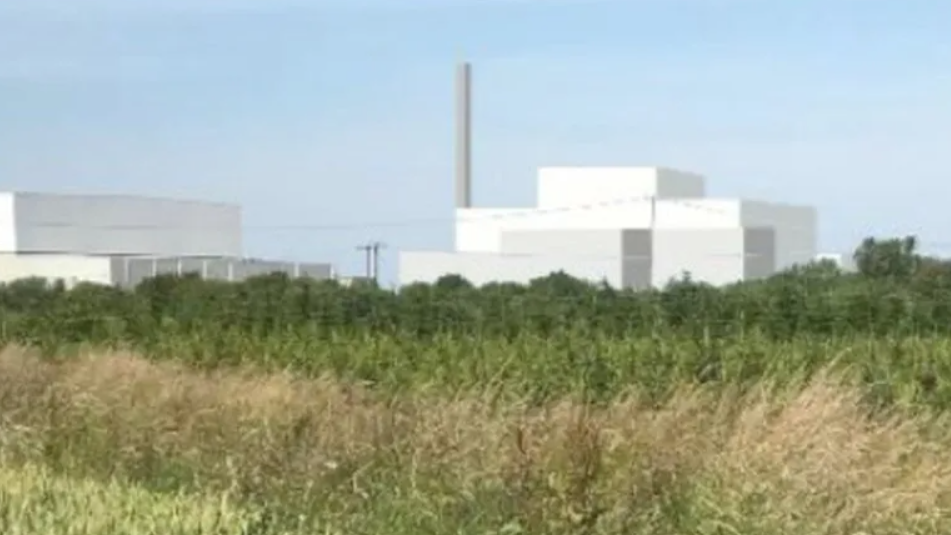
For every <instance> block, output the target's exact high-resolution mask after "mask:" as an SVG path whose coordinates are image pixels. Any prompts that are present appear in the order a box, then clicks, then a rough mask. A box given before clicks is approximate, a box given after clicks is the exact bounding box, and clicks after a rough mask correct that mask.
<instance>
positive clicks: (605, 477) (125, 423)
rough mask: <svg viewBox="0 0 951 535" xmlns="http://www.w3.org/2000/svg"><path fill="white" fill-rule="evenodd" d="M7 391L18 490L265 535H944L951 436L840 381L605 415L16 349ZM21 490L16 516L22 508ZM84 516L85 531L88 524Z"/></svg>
mask: <svg viewBox="0 0 951 535" xmlns="http://www.w3.org/2000/svg"><path fill="white" fill-rule="evenodd" d="M0 377H3V380H2V381H0V437H2V442H0V453H2V455H3V458H4V459H5V463H4V466H5V467H7V469H9V470H13V469H15V468H14V467H17V466H34V465H37V464H40V465H43V466H46V467H49V468H50V469H52V470H55V471H56V472H57V473H59V474H61V476H59V477H69V478H74V479H79V478H84V479H85V480H87V481H88V480H90V479H92V480H96V479H98V480H100V481H103V482H107V483H105V484H108V485H115V484H117V483H115V482H119V483H121V484H123V485H135V486H136V488H146V489H147V490H148V492H149V493H150V494H149V496H154V495H159V494H162V493H167V494H168V495H169V496H172V497H171V498H169V499H171V500H175V499H178V498H175V497H174V496H177V495H180V493H196V494H197V495H202V496H208V495H210V494H214V493H218V494H221V495H227V496H230V497H232V498H233V499H234V500H235V505H234V507H235V508H236V509H235V510H239V509H240V510H244V511H257V512H258V513H254V514H260V515H262V516H263V517H264V518H266V519H267V521H268V522H269V523H270V524H269V525H270V526H271V527H270V528H268V529H271V530H272V531H267V530H265V529H263V528H262V529H260V531H254V532H255V533H266V534H267V533H277V532H280V531H279V530H281V529H287V530H288V531H290V530H299V529H311V530H312V531H311V532H327V533H397V534H399V533H407V534H409V533H466V534H469V533H471V534H485V533H537V534H579V533H581V534H584V533H590V534H621V533H646V534H664V535H666V534H670V535H673V534H683V533H697V534H714V533H741V534H757V535H759V534H766V535H770V534H785V533H803V534H808V535H813V534H829V535H832V534H836V535H838V534H843V535H844V534H855V533H876V534H892V533H894V534H899V533H901V534H909V533H910V534H917V533H920V534H925V533H928V534H930V533H947V532H949V531H951V427H949V425H948V423H947V422H946V421H945V419H944V417H943V416H938V415H935V413H932V412H929V411H922V410H918V411H914V412H912V411H910V410H908V411H906V410H903V409H901V408H893V409H891V410H890V411H889V412H882V411H875V412H872V411H870V410H869V406H868V404H867V403H866V401H867V400H866V399H865V397H866V393H867V392H866V387H864V386H861V384H862V382H861V380H860V379H861V378H860V377H859V378H855V377H853V376H850V375H848V374H846V375H841V374H838V373H836V374H830V373H826V372H817V373H813V374H811V375H810V376H808V377H806V376H800V379H801V380H798V381H796V380H787V381H783V382H782V383H781V384H780V383H772V382H769V381H768V380H761V381H760V382H758V383H756V384H755V385H753V384H751V385H748V386H747V388H744V389H740V388H732V387H729V386H722V385H721V386H719V387H716V388H714V387H712V386H709V385H706V386H705V385H704V384H701V383H699V382H693V383H690V382H681V383H679V385H677V387H672V388H671V389H670V390H671V392H670V393H669V395H668V396H666V397H665V399H664V400H663V401H662V402H658V401H657V400H654V399H652V397H651V396H644V395H642V394H641V393H640V392H639V391H638V390H637V389H636V388H634V389H632V390H630V391H625V392H620V393H618V395H616V396H614V397H613V398H612V399H610V400H605V401H604V402H603V403H601V404H600V405H592V404H590V403H587V402H585V400H583V399H581V397H580V396H581V395H583V392H580V393H578V394H577V395H575V396H572V395H566V396H562V397H560V398H552V399H550V400H548V401H546V402H544V403H538V402H537V400H534V401H533V400H529V399H526V398H517V397H515V396H514V394H509V395H507V396H506V397H505V398H504V399H501V398H500V397H499V395H498V391H496V390H493V389H491V388H489V389H486V388H470V389H467V390H460V391H458V392H456V393H455V394H454V395H448V394H447V393H446V392H445V390H439V389H435V390H432V391H428V390H427V389H426V388H424V386H423V385H422V384H419V385H418V386H417V387H416V388H414V389H413V390H404V391H402V392H400V393H398V394H395V393H385V392H382V391H378V390H372V389H368V388H366V387H365V386H360V385H358V384H356V383H354V382H351V381H343V380H340V379H337V378H331V377H329V376H328V377H323V378H315V379H304V378H301V377H300V376H294V375H292V374H288V373H272V374H263V373H260V372H253V373H252V372H250V371H241V370H237V369H236V370H215V371H206V372H199V371H195V370H194V369H191V368H187V367H184V366H181V365H177V364H174V363H170V362H154V361H148V360H145V359H142V358H139V357H137V356H135V355H133V354H128V353H121V352H120V353H98V354H85V355H81V356H79V357H77V358H74V359H68V360H64V361H50V360H45V359H41V358H38V357H37V356H35V355H33V354H31V353H30V352H29V351H24V350H18V349H8V350H7V351H5V352H3V353H2V355H0ZM27 470H32V468H27ZM37 477H40V476H37ZM42 477H47V476H42ZM4 481H6V482H4ZM10 481H11V480H9V479H7V480H4V479H2V477H0V487H2V489H0V499H2V500H4V501H6V500H7V499H8V498H4V496H8V497H9V496H12V495H13V494H12V493H17V492H19V491H16V490H10V489H15V487H12V486H11V485H14V483H12V482H10ZM57 481H58V480H57ZM57 488H65V487H57ZM30 492H34V491H32V490H31V491H24V493H23V494H24V495H26V494H29V493H30ZM57 492H59V491H57ZM70 492H74V491H72V490H64V491H63V493H62V494H61V495H62V496H66V495H67V494H69V493H70ZM76 492H78V491H76ZM110 492H111V491H110ZM135 492H138V491H135ZM70 496H72V495H71V494H70ZM130 496H131V497H129V499H130V500H137V499H139V498H135V496H133V495H132V494H130ZM9 499H10V500H11V501H10V502H9V503H14V501H13V498H9ZM17 499H21V500H25V498H17ZM30 499H31V500H34V498H30ZM110 499H113V498H110ZM115 499H118V498H115ZM63 500H65V501H64V502H62V503H67V502H68V503H84V502H82V501H81V500H80V498H78V497H76V496H73V497H71V498H65V497H64V498H63ZM70 500H72V502H71V501H70ZM77 500H80V501H77ZM17 503H19V502H17ZM30 503H37V502H36V501H35V500H34V501H31V502H30ZM143 503H144V502H143ZM156 503H157V502H156ZM202 503H204V502H200V503H196V507H197V508H198V509H200V510H205V509H204V507H206V506H205V505H202ZM63 507H74V506H73V505H69V506H63ZM155 507H160V506H155ZM60 510H65V509H60ZM73 510H74V511H75V521H76V522H81V521H82V520H83V518H84V517H83V515H84V514H87V512H88V511H91V510H92V509H90V508H80V507H74V509H73ZM89 514H91V513H89ZM155 514H158V513H155ZM196 514H197V513H196ZM234 514H235V515H236V516H235V518H238V517H240V513H234ZM247 514H252V513H247ZM50 515H53V514H52V513H50ZM69 516H70V515H66V517H69ZM16 518H19V519H20V520H18V522H20V523H21V525H26V524H25V523H26V522H27V520H25V519H24V518H23V517H22V516H20V517H16ZM51 518H52V516H51ZM302 525H303V526H307V528H302V527H301V526H302ZM9 527H10V530H4V532H5V533H6V532H9V533H15V532H16V528H17V526H16V525H14V524H10V526H9ZM196 529H197V528H196ZM21 532H23V533H30V532H29V531H28V530H26V529H25V528H24V529H21ZM146 532H147V531H146ZM180 532H181V533H201V531H188V530H186V529H183V530H182V531H180ZM224 532H237V531H228V530H227V529H225V530H224ZM53 533H55V531H53Z"/></svg>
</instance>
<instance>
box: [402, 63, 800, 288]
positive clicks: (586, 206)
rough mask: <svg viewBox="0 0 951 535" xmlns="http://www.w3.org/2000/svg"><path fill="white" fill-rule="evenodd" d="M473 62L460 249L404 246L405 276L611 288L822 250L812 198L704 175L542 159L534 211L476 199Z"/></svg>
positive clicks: (737, 275)
mask: <svg viewBox="0 0 951 535" xmlns="http://www.w3.org/2000/svg"><path fill="white" fill-rule="evenodd" d="M470 77H471V76H470V71H469V66H468V65H466V64H464V65H462V66H461V68H460V70H459V72H458V78H457V89H458V93H457V106H458V107H457V123H456V124H457V156H456V211H455V250H454V251H451V252H403V253H402V254H401V255H400V260H399V262H400V268H399V269H400V283H401V284H409V283H414V282H433V281H435V280H437V279H438V278H439V277H441V276H443V275H447V274H456V275H461V276H463V277H465V278H466V279H468V280H470V281H471V282H473V283H475V284H484V283H488V282H502V281H507V282H528V281H529V280H531V279H533V278H536V277H542V276H546V275H549V274H551V273H552V272H556V271H564V272H566V273H567V274H569V275H573V276H575V277H578V278H582V279H587V280H592V281H599V282H601V281H603V282H607V283H609V284H611V285H613V286H615V287H628V288H647V287H652V286H654V287H657V286H662V285H664V284H666V283H667V282H669V281H670V280H672V279H677V278H681V277H682V276H683V275H686V274H689V275H690V276H691V278H692V279H694V280H697V281H703V282H708V283H711V284H716V285H722V284H728V283H732V282H737V281H741V280H751V279H758V278H763V277H767V276H769V275H772V274H774V273H776V272H777V271H779V270H783V269H785V268H788V267H791V266H793V265H796V264H804V263H808V262H811V261H812V260H813V259H815V257H816V253H817V251H816V241H817V218H818V217H817V212H816V210H815V209H814V208H812V207H809V206H793V205H787V204H779V203H772V202H764V201H751V200H741V199H718V198H709V197H707V195H706V183H705V178H704V177H703V176H700V175H697V174H694V173H688V172H683V171H678V170H674V169H668V168H662V167H546V168H541V169H540V170H539V172H538V198H537V202H536V205H535V206H534V207H532V208H474V207H472V203H471V189H472V182H471V155H470V150H471V147H470V138H471V111H470V106H471V103H470V99H471V90H470Z"/></svg>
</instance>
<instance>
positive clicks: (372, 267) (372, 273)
mask: <svg viewBox="0 0 951 535" xmlns="http://www.w3.org/2000/svg"><path fill="white" fill-rule="evenodd" d="M384 248H386V244H385V243H382V242H378V241H373V242H370V243H366V244H363V245H358V246H357V250H358V251H362V252H363V253H364V254H365V255H366V277H367V279H369V280H372V281H373V282H376V283H378V282H379V277H380V250H381V249H384Z"/></svg>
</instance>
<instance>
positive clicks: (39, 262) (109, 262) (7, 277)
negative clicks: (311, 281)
mask: <svg viewBox="0 0 951 535" xmlns="http://www.w3.org/2000/svg"><path fill="white" fill-rule="evenodd" d="M242 249H243V248H242V229H241V209H240V207H239V206H236V205H230V204H220V203H209V202H199V201H185V200H172V199H162V198H152V197H135V196H125V195H71V194H45V193H21V192H10V193H0V282H10V281H14V280H17V279H23V278H29V277H40V278H45V279H49V280H56V279H60V280H63V281H65V282H66V283H67V285H70V286H71V285H74V284H76V283H79V282H93V283H99V284H113V285H120V286H133V285H135V284H137V283H138V282H140V281H142V280H143V279H145V278H148V277H151V276H155V275H158V274H166V273H179V274H184V273H198V274H200V275H201V276H203V277H206V278H216V279H224V280H241V279H244V278H247V277H249V276H252V275H258V274H265V273H270V272H275V271H282V272H286V273H289V274H291V275H294V276H308V277H313V278H317V279H324V278H329V277H332V276H333V269H332V267H331V265H330V264H298V263H288V262H274V261H263V260H256V259H247V258H244V257H243V250H242Z"/></svg>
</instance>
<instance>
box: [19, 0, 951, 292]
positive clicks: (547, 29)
mask: <svg viewBox="0 0 951 535" xmlns="http://www.w3.org/2000/svg"><path fill="white" fill-rule="evenodd" d="M462 57H466V58H469V59H470V60H471V61H473V63H474V65H475V72H474V75H475V99H476V100H475V108H476V110H475V113H476V116H475V132H474V134H475V163H474V166H475V181H476V184H475V201H476V203H477V204H479V205H482V206H494V205H501V206H516V205H527V204H530V203H531V202H532V200H533V197H534V188H535V186H534V181H535V169H536V168H537V167H538V166H541V165H549V164H602V165H626V164H631V165H655V164H656V165H667V166H671V167H677V168H682V169H686V170H691V171H696V172H700V173H703V174H705V175H706V176H707V177H708V179H709V181H710V182H709V188H710V190H711V192H712V193H713V194H715V195H720V196H741V197H750V198H764V199H772V200H777V201H787V202H804V203H810V204H813V205H816V206H817V207H818V208H819V209H820V224H821V245H822V247H823V248H824V249H829V250H848V249H850V248H851V247H852V246H853V245H854V244H855V243H856V242H857V241H858V240H859V239H861V238H862V237H864V236H866V235H870V234H878V235H885V234H896V233H915V234H918V235H919V236H920V237H921V239H922V241H923V242H924V243H925V244H926V245H927V246H928V248H929V249H930V250H933V251H934V252H939V253H944V254H951V211H949V210H947V209H946V204H945V203H946V202H947V197H948V194H949V193H951V181H949V179H951V149H949V145H948V139H951V96H949V95H951V3H949V2H941V1H937V0H929V1H925V0H902V1H897V0H894V1H888V0H861V1H860V0H795V1H793V0H774V1H769V2H767V1H764V0H755V1H754V0H588V1H585V0H311V1H305V0H231V1H225V0H140V1H136V0H0V188H2V189H30V190H41V191H97V192H127V193H141V194H153V195H173V196H181V197H197V198H207V199H213V200H222V201H233V202H238V203H241V204H242V205H243V207H244V212H245V216H246V222H247V225H248V229H247V246H248V250H249V253H251V254H254V255H259V256H277V257H286V258H290V259H298V260H303V259H328V260H332V261H334V262H335V263H337V264H338V265H339V266H341V267H342V268H343V269H344V270H347V271H359V270H360V269H361V267H362V258H361V257H360V254H359V253H357V252H356V251H355V250H354V246H355V245H356V244H357V243H359V242H362V241H366V240H371V239H379V240H382V241H385V242H387V243H388V244H389V245H390V249H389V250H388V251H387V252H386V253H385V256H384V263H385V270H386V273H387V275H388V276H392V274H393V270H392V268H393V265H394V264H395V262H396V256H395V253H394V249H413V248H426V249H435V248H447V247H450V245H451V236H452V226H451V216H452V191H451V187H452V138H451V135H452V74H453V67H454V64H455V62H456V60H458V59H459V58H462ZM419 219H432V220H440V221H443V222H437V223H430V224H415V225H414V224H405V225H390V226H387V225H380V226H374V224H376V223H386V222H402V221H414V220H419ZM327 227H330V228H327Z"/></svg>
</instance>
